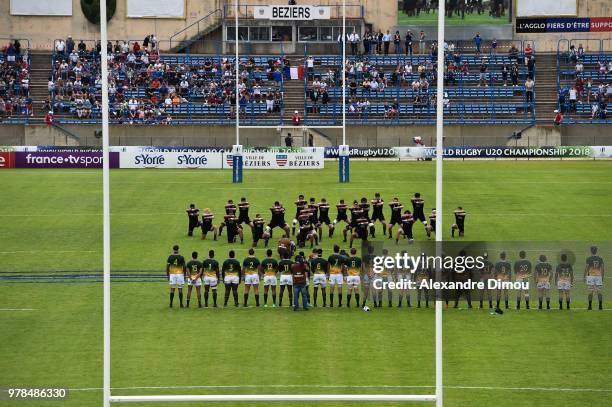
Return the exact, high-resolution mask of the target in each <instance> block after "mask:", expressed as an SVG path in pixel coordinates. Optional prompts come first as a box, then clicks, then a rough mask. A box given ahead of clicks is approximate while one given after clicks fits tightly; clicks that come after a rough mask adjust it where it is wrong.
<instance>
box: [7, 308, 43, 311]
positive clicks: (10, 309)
mask: <svg viewBox="0 0 612 407" xmlns="http://www.w3.org/2000/svg"><path fill="white" fill-rule="evenodd" d="M0 311H36V309H35V308H0Z"/></svg>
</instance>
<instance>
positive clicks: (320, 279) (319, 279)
mask: <svg viewBox="0 0 612 407" xmlns="http://www.w3.org/2000/svg"><path fill="white" fill-rule="evenodd" d="M312 284H314V285H315V286H321V287H325V286H326V285H327V278H326V276H325V274H315V275H314V276H313V277H312Z"/></svg>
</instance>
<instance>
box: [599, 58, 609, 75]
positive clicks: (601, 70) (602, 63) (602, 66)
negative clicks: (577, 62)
mask: <svg viewBox="0 0 612 407" xmlns="http://www.w3.org/2000/svg"><path fill="white" fill-rule="evenodd" d="M606 73H608V66H607V64H606V62H605V61H599V74H600V75H605V74H606Z"/></svg>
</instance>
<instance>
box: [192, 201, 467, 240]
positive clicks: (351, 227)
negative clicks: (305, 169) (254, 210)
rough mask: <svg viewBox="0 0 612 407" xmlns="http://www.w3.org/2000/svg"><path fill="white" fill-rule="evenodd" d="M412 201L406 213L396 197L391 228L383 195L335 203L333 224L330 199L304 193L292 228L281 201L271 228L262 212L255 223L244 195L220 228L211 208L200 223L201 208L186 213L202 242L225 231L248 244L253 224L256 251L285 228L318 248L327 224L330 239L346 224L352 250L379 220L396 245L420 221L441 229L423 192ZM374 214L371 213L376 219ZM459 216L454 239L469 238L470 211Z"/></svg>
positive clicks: (273, 210) (431, 230)
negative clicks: (247, 233) (248, 230)
mask: <svg viewBox="0 0 612 407" xmlns="http://www.w3.org/2000/svg"><path fill="white" fill-rule="evenodd" d="M410 201H411V204H412V209H413V210H412V212H411V211H410V210H409V209H405V208H404V205H403V204H402V203H401V202H400V201H399V199H398V198H397V197H395V198H393V200H392V201H391V202H390V203H389V208H390V210H391V218H390V220H389V223H388V224H387V223H386V220H385V215H384V213H383V209H384V205H385V202H384V200H383V199H382V198H381V196H380V193H378V192H377V193H376V194H375V195H374V199H372V200H370V201H368V199H367V198H365V197H363V198H361V200H359V201H357V200H354V201H353V205H352V206H349V205H348V204H346V203H345V201H344V199H341V200H340V202H339V203H338V204H336V211H337V215H336V218H335V219H334V220H333V221H332V220H331V218H330V216H329V210H330V204H329V203H328V202H327V200H326V199H325V198H322V199H321V200H320V202H316V199H315V198H310V199H309V200H308V201H306V199H305V197H304V195H299V196H298V199H297V200H296V201H295V202H294V203H295V207H296V213H295V218H294V219H293V223H292V225H291V228H290V226H289V224H288V223H287V222H286V221H285V208H284V207H283V204H282V203H280V202H279V201H276V202H274V205H273V206H272V207H270V214H271V219H270V222H268V223H267V225H266V221H265V220H264V219H263V217H262V216H261V214H259V213H258V214H256V215H255V217H254V218H253V219H251V218H250V217H249V209H250V204H249V202H248V201H247V199H246V198H245V197H242V198H241V199H240V202H238V204H235V203H234V201H233V200H231V199H230V200H228V201H227V204H226V205H225V215H224V216H223V221H222V222H221V223H220V224H219V225H218V226H215V225H214V218H215V215H214V214H213V213H212V211H211V210H210V209H208V208H207V209H205V210H204V212H203V214H202V217H201V220H200V210H199V209H198V208H196V206H195V204H191V205H190V206H189V208H188V209H187V211H186V212H187V216H188V219H189V224H188V232H187V233H188V235H189V236H193V231H194V230H195V229H196V228H198V227H200V228H201V230H202V239H206V236H207V235H208V233H209V232H212V233H213V238H214V239H215V240H217V237H218V236H220V235H221V233H222V231H223V229H226V230H227V241H228V243H235V242H236V239H237V238H239V239H240V243H243V242H244V228H243V225H248V226H249V227H250V228H251V230H252V236H253V245H252V246H253V247H257V243H258V242H259V241H260V240H263V241H264V244H265V246H266V247H268V241H269V240H270V239H271V238H272V235H273V231H274V229H275V228H280V229H281V230H282V231H283V232H284V236H285V237H289V232H290V231H291V235H292V236H295V235H296V230H297V243H298V246H299V247H304V246H305V245H306V243H307V242H309V243H310V246H311V247H314V246H315V245H317V244H319V242H320V241H322V240H323V225H327V229H328V236H329V237H330V238H331V237H332V236H333V234H334V231H335V229H336V227H337V225H338V224H339V223H340V222H344V223H345V226H344V228H343V230H342V234H343V242H345V243H346V242H347V239H349V247H353V241H354V240H356V239H360V240H363V241H367V240H368V238H369V237H371V238H375V237H376V228H375V224H376V222H380V223H381V224H382V230H383V235H388V237H389V239H392V238H393V237H395V242H396V243H399V240H400V238H402V237H404V238H406V239H409V240H413V239H414V235H413V230H412V229H413V225H414V224H415V223H416V222H417V221H420V222H421V223H422V224H423V226H424V227H425V232H426V234H427V238H428V239H431V235H432V233H435V231H436V209H435V208H433V209H432V210H431V213H430V214H429V216H428V219H429V222H428V220H427V219H426V217H425V210H424V207H425V201H424V200H423V198H422V197H421V194H420V193H418V192H417V193H415V194H414V196H413V197H412V198H411V200H410ZM370 211H371V212H372V213H371V216H370ZM236 213H238V214H236ZM349 213H350V219H349V215H348V214H349ZM454 215H455V223H454V224H453V225H452V226H451V235H452V236H453V237H454V236H455V231H458V234H459V236H464V233H465V217H466V213H465V210H463V208H462V207H458V208H457V209H456V210H455V211H454ZM395 225H398V226H399V230H398V231H397V233H396V234H395V236H394V234H393V227H394V226H395Z"/></svg>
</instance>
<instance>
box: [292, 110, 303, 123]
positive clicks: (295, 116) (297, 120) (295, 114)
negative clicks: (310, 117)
mask: <svg viewBox="0 0 612 407" xmlns="http://www.w3.org/2000/svg"><path fill="white" fill-rule="evenodd" d="M291 123H293V125H294V126H299V125H300V124H302V118H301V117H300V113H299V112H298V111H297V110H296V111H294V112H293V115H292V116H291Z"/></svg>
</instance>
